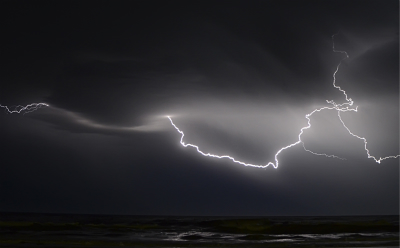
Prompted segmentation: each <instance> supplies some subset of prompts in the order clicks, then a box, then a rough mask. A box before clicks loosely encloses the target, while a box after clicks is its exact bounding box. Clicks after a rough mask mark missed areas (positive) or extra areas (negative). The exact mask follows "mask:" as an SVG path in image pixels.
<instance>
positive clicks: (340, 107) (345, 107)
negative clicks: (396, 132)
mask: <svg viewBox="0 0 400 248" xmlns="http://www.w3.org/2000/svg"><path fill="white" fill-rule="evenodd" d="M336 35H337V34H334V35H332V44H333V45H332V50H333V52H335V53H341V54H344V55H345V57H344V58H342V59H341V60H340V62H339V64H338V65H337V66H336V70H335V71H334V73H333V83H332V84H333V87H334V88H336V89H338V90H339V91H340V92H342V93H343V94H344V96H345V99H346V102H344V103H341V104H337V103H335V102H334V101H333V100H330V101H329V100H326V102H327V103H329V104H332V106H331V107H328V106H327V107H322V108H318V109H315V110H313V111H312V112H311V113H309V114H306V115H305V118H306V119H307V126H305V127H302V128H301V129H300V133H299V135H298V140H297V141H296V142H294V143H292V144H290V145H287V146H285V147H282V148H281V149H279V150H278V152H277V153H276V154H275V163H273V162H268V163H267V164H265V165H256V164H249V163H245V162H242V161H239V160H236V159H235V158H233V157H231V156H229V155H215V154H211V153H205V152H203V151H201V150H200V148H199V147H198V146H197V145H193V144H186V143H185V142H184V141H183V138H184V136H185V134H184V133H183V131H181V130H180V129H179V128H178V127H177V126H176V125H175V123H174V122H173V121H172V119H171V117H170V116H167V118H168V119H169V121H170V122H171V124H172V126H173V127H174V128H175V129H176V131H178V133H180V134H181V139H180V144H181V145H182V146H184V147H192V148H195V149H196V150H197V152H198V153H200V154H201V155H203V156H206V157H213V158H219V159H222V158H227V159H230V160H232V161H233V162H234V163H238V164H241V165H244V166H251V167H256V168H266V167H268V166H270V165H272V166H273V167H274V168H275V169H276V168H278V165H279V160H278V156H279V154H280V153H281V152H282V151H284V150H286V149H288V148H291V147H293V146H296V145H298V144H302V146H303V148H304V150H305V151H307V152H310V153H312V154H314V155H319V156H325V157H330V158H338V159H342V160H343V159H344V158H341V157H338V156H336V155H328V154H325V153H316V152H313V151H311V150H308V149H307V148H306V147H305V145H304V142H303V141H302V140H301V135H302V134H303V133H304V130H307V129H309V128H311V119H310V117H311V116H312V115H313V114H314V113H316V112H320V111H323V110H336V111H337V113H338V118H339V120H340V122H341V123H342V125H343V127H344V128H345V129H346V130H347V131H348V133H349V134H350V135H352V136H353V137H356V138H357V139H360V140H362V141H363V142H364V149H365V151H366V152H367V155H368V158H372V159H374V160H375V162H377V163H381V161H382V160H385V159H388V158H398V157H400V154H399V155H395V156H387V157H384V158H382V157H381V158H379V159H377V158H376V157H374V156H372V155H370V152H369V150H368V149H367V140H366V138H364V137H360V136H358V135H356V134H354V133H353V132H351V131H350V129H349V128H348V127H347V126H346V124H345V123H344V121H343V120H342V117H341V116H340V113H341V112H347V111H354V112H357V108H358V106H356V107H352V106H353V103H354V102H353V100H352V99H351V98H349V97H348V95H347V93H346V91H345V90H343V89H342V88H341V87H340V86H338V85H336V74H337V72H338V71H339V68H340V65H341V64H342V62H343V60H345V59H348V58H349V55H348V54H347V52H346V51H339V50H336V49H335V36H336Z"/></svg>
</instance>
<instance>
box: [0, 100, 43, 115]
mask: <svg viewBox="0 0 400 248" xmlns="http://www.w3.org/2000/svg"><path fill="white" fill-rule="evenodd" d="M43 106H45V107H49V106H50V105H48V104H47V103H42V102H41V103H31V104H28V105H26V106H22V105H18V106H16V107H14V108H13V109H10V108H9V107H7V106H3V105H1V104H0V107H1V108H4V109H5V110H6V111H7V112H8V113H10V114H14V113H17V114H21V113H22V114H27V113H30V112H33V111H35V110H37V109H38V108H41V107H43Z"/></svg>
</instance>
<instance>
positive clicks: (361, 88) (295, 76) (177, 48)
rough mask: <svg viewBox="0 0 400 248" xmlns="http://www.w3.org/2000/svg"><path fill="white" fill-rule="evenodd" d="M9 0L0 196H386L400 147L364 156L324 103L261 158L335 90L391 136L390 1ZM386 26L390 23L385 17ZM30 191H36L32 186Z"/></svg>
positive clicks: (250, 204)
mask: <svg viewBox="0 0 400 248" xmlns="http://www.w3.org/2000/svg"><path fill="white" fill-rule="evenodd" d="M18 3H21V4H15V3H12V2H11V1H10V2H7V6H6V7H7V8H5V9H7V12H8V13H7V14H6V13H5V15H3V16H5V19H6V23H7V25H5V30H4V34H5V35H4V37H6V38H4V39H5V44H6V45H5V46H2V48H1V49H2V50H1V52H2V62H3V63H2V64H4V65H5V66H4V67H2V68H1V70H2V88H1V91H0V101H1V102H0V103H1V104H3V105H12V104H25V103H30V102H40V101H42V102H47V103H49V104H50V106H51V107H50V108H47V109H44V108H42V109H40V110H39V111H36V112H34V113H31V114H27V115H25V116H15V115H6V114H5V115H3V116H1V122H0V125H1V126H0V127H1V130H3V134H2V142H3V144H7V146H6V147H5V148H4V149H2V158H3V159H4V160H3V161H4V163H3V162H2V164H3V165H2V171H3V172H2V173H1V176H0V183H1V187H0V194H1V195H2V199H4V201H3V200H2V201H1V203H0V209H2V210H5V211H11V210H14V211H52V212H58V211H61V212H87V213H127V214H175V215H178V214H192V215H193V214H194V215H195V214H204V215H213V214H225V215H266V214H275V215H285V214H293V215H302V214H309V215H313V214H314V215H318V214H393V213H394V214H396V213H398V208H399V204H398V198H399V194H398V173H399V167H398V160H387V161H385V162H383V163H382V164H376V163H374V162H373V160H371V159H367V155H366V152H365V150H364V149H363V148H364V146H363V145H364V144H363V142H362V141H361V140H358V139H356V138H354V137H352V136H351V135H349V134H348V133H347V132H346V130H345V129H344V128H343V126H342V125H341V123H340V122H339V120H338V118H337V113H336V112H335V111H325V112H323V113H320V114H318V115H315V116H313V117H312V120H311V123H312V126H313V128H312V129H310V130H307V131H305V133H304V135H303V136H302V138H303V140H304V141H305V144H306V147H307V148H308V149H311V150H313V151H315V152H319V153H328V154H336V155H338V156H340V157H345V158H347V160H344V161H342V160H337V159H327V158H325V157H322V156H315V155H312V154H310V153H307V152H305V151H304V150H303V148H302V147H301V146H296V147H293V148H291V149H288V150H285V151H284V152H282V154H281V155H280V156H279V159H280V167H279V168H278V169H276V170H275V169H273V168H271V167H269V168H267V169H265V170H260V169H255V168H250V167H244V166H240V165H237V164H234V163H231V162H230V161H229V160H218V159H212V158H206V157H203V156H201V155H199V154H198V153H197V152H196V151H195V150H194V149H190V148H183V147H181V146H180V144H179V139H180V134H179V133H177V132H176V130H174V129H173V127H172V126H171V125H170V123H169V121H168V119H167V118H166V117H165V116H166V115H170V116H171V117H172V118H173V120H174V122H175V123H176V124H177V126H178V127H180V128H181V129H182V130H183V131H184V132H185V134H186V135H185V141H187V142H190V143H194V144H197V145H199V146H200V147H201V148H202V149H204V151H206V152H213V153H217V154H230V155H233V156H235V158H238V159H240V160H243V161H246V162H250V163H256V164H266V163H267V162H268V161H273V156H274V154H275V153H276V152H277V150H278V149H280V148H281V147H283V146H286V145H288V144H291V143H293V142H295V141H296V140H297V138H298V137H297V136H298V133H299V130H300V128H301V127H304V126H306V125H307V120H306V119H305V114H307V113H310V112H311V111H312V110H313V109H315V108H317V107H322V106H327V103H326V102H325V100H334V101H335V102H337V103H342V102H343V101H344V95H343V94H342V93H340V92H339V91H338V90H336V89H335V88H333V87H332V74H333V72H334V70H335V68H336V66H337V64H338V62H339V61H340V59H342V58H343V54H338V53H333V52H332V40H331V36H332V34H335V33H338V35H337V36H336V37H335V47H336V48H337V49H342V50H346V51H348V53H349V55H350V58H349V59H347V60H345V61H343V63H342V65H341V68H340V70H339V72H338V74H337V84H338V85H340V86H341V87H342V88H343V89H345V90H346V91H347V92H348V94H349V96H350V97H351V98H352V99H353V100H354V101H355V105H358V106H359V111H358V112H357V113H354V112H351V113H343V120H344V121H345V122H346V124H347V125H348V126H349V128H350V129H351V130H353V131H354V132H355V133H357V134H358V135H360V136H362V137H366V138H367V140H368V141H369V142H368V147H369V148H370V151H371V153H372V154H373V155H376V156H377V157H379V156H388V155H393V154H396V153H398V139H397V137H398V136H399V133H398V132H399V131H398V113H399V110H398V68H399V64H398V53H399V51H398V11H397V9H398V2H396V1H389V2H387V4H386V3H385V4H383V3H379V2H378V1H340V2H338V1H251V2H244V1H243V2H232V1H218V2H216V3H213V4H212V5H210V4H209V3H206V2H202V1H199V2H191V3H186V4H182V3H178V2H165V3H163V4H159V3H157V4H155V3H153V2H144V1H143V2H134V3H130V4H123V3H122V2H121V3H113V2H110V1H98V2H96V3H90V2H86V3H78V2H68V3H67V2H65V3H61V4H60V5H59V4H53V3H50V2H38V3H31V2H18ZM396 30H397V32H396ZM37 192H40V193H37Z"/></svg>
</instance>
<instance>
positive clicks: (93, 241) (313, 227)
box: [0, 213, 399, 248]
mask: <svg viewBox="0 0 400 248" xmlns="http://www.w3.org/2000/svg"><path fill="white" fill-rule="evenodd" d="M0 246H1V247H43V248H44V247H119V246H125V247H399V216H334V217H329V216H326V217H321V216H318V217H310V216H308V217H293V216H290V217H284V216H283V217H215V216H214V217H177V216H175V217H173V216H168V217H166V216H123V215H73V214H32V213H0Z"/></svg>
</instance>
